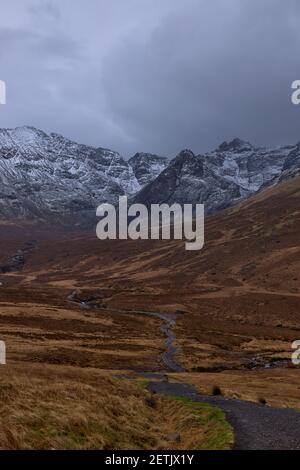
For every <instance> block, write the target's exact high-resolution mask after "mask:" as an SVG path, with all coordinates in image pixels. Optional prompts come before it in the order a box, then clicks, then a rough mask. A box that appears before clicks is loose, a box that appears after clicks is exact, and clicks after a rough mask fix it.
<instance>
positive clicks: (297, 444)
mask: <svg viewBox="0 0 300 470" xmlns="http://www.w3.org/2000/svg"><path fill="white" fill-rule="evenodd" d="M148 388H149V390H150V391H152V392H155V393H160V394H163V395H178V396H183V397H186V398H190V399H192V400H193V401H199V402H202V403H210V404H212V405H216V406H218V407H219V408H221V409H222V410H223V411H224V412H225V414H226V417H227V419H228V421H229V422H230V423H231V425H232V427H233V429H234V432H235V440H236V441H235V447H234V448H235V449H236V450H259V449H261V450H269V449H273V450H296V449H300V413H298V412H297V411H293V410H290V409H286V408H271V407H268V406H264V405H258V404H256V403H251V402H246V401H241V400H233V399H230V398H225V397H222V396H216V397H213V396H205V395H200V394H199V393H198V392H197V391H196V390H195V389H194V388H193V387H192V386H190V385H187V384H176V383H168V382H151V383H150V384H149V387H148Z"/></svg>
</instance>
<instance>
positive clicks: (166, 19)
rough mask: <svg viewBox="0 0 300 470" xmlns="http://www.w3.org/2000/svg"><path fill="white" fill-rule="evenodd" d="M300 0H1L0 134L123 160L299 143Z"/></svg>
mask: <svg viewBox="0 0 300 470" xmlns="http://www.w3.org/2000/svg"><path fill="white" fill-rule="evenodd" d="M299 20H300V3H299V1H298V0H287V1H285V2H283V1H282V0H243V1H241V0H226V2H224V0H185V1H182V0H126V1H124V0H88V1H84V0H52V1H51V0H2V1H1V16H0V79H1V80H5V81H6V84H7V104H6V105H5V106H1V107H0V127H15V126H19V125H24V124H27V125H33V126H36V127H38V128H42V129H44V130H45V131H47V132H59V133H62V134H64V135H66V136H67V137H70V138H71V139H74V140H77V141H80V142H84V143H87V144H92V145H96V146H105V147H109V148H113V149H116V150H118V151H119V152H121V153H122V154H123V155H125V156H130V155H132V154H133V153H135V152H136V151H147V152H154V153H158V154H162V155H166V156H174V155H175V154H177V153H178V151H180V150H181V149H182V148H186V147H188V148H192V149H193V150H194V151H195V152H196V153H202V152H205V151H207V150H209V149H211V148H214V147H216V146H217V145H219V143H220V142H221V141H223V140H229V139H231V138H233V137H235V136H238V137H241V138H243V139H245V140H249V141H251V142H253V143H255V144H258V145H277V144H284V143H294V142H297V141H299V140H300V126H299V124H300V106H299V107H297V106H293V105H292V104H291V83H292V82H293V81H294V80H297V79H300V69H299V52H300V28H299Z"/></svg>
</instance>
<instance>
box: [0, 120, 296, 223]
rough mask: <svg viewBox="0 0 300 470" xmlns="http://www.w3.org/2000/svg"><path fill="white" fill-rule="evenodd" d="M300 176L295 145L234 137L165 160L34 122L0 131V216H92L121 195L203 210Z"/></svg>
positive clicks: (64, 218)
mask: <svg viewBox="0 0 300 470" xmlns="http://www.w3.org/2000/svg"><path fill="white" fill-rule="evenodd" d="M299 173H300V144H298V145H294V146H286V147H281V148H275V149H268V148H257V147H254V146H253V145H251V144H250V143H248V142H244V141H242V140H240V139H234V140H233V141H231V142H229V143H227V142H224V143H223V144H221V145H220V146H219V147H218V148H217V149H216V150H215V151H213V152H209V153H207V154H205V155H194V153H193V152H192V151H190V150H184V151H182V152H181V153H180V154H179V155H178V156H177V157H176V158H174V159H173V160H171V161H169V160H168V159H166V158H164V157H160V156H157V155H152V154H147V153H137V154H136V155H134V157H132V158H131V159H130V160H129V161H126V160H125V159H124V158H123V157H122V156H121V155H120V154H119V153H117V152H114V151H112V150H108V149H104V148H95V147H91V146H87V145H81V144H77V143H75V142H72V141H71V140H68V139H66V138H64V137H63V136H61V135H59V134H53V133H52V134H50V135H48V134H46V133H45V132H43V131H41V130H38V129H35V128H34V127H19V128H16V129H0V218H1V219H2V220H3V219H12V218H14V219H15V218H20V219H22V218H30V219H43V220H44V219H47V218H48V217H50V216H56V219H57V220H61V221H62V222H64V223H72V224H74V223H81V221H83V222H85V221H86V222H87V223H88V220H89V217H92V218H93V220H95V208H96V207H97V206H98V205H99V204H101V203H102V202H110V203H113V204H114V203H117V202H118V198H119V196H121V195H128V196H129V197H130V198H131V200H132V201H135V202H143V203H145V204H147V205H149V204H151V203H162V202H168V203H173V202H177V203H182V204H183V203H197V202H198V203H204V204H205V205H206V211H207V212H214V211H216V210H219V209H222V208H224V207H227V206H229V205H231V204H233V203H234V202H237V201H239V200H240V199H242V198H245V197H248V196H249V195H251V194H253V193H255V192H257V191H260V190H261V189H263V188H265V187H267V186H270V185H273V184H277V183H278V182H281V181H284V180H285V179H288V178H291V177H293V176H296V175H298V174H299Z"/></svg>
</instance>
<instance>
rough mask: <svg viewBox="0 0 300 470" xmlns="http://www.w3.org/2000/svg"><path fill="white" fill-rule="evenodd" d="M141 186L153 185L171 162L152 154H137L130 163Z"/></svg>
mask: <svg viewBox="0 0 300 470" xmlns="http://www.w3.org/2000/svg"><path fill="white" fill-rule="evenodd" d="M128 163H129V165H131V166H132V169H133V172H134V174H135V177H136V179H137V180H138V182H139V183H140V185H141V186H145V185H146V184H148V183H151V182H152V181H154V180H155V178H157V177H158V175H160V173H161V172H162V171H163V170H164V169H165V168H166V167H167V165H168V163H169V160H168V159H167V158H166V157H160V156H158V155H153V154H151V153H142V152H139V153H136V154H135V155H134V156H133V157H132V158H130V160H129V161H128Z"/></svg>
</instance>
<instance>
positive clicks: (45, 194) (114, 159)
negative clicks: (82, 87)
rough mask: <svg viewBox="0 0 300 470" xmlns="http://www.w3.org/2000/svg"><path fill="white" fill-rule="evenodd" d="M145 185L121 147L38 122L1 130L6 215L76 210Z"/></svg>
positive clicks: (0, 208) (0, 183)
mask: <svg viewBox="0 0 300 470" xmlns="http://www.w3.org/2000/svg"><path fill="white" fill-rule="evenodd" d="M140 189H141V185H140V184H139V182H138V181H137V179H136V177H135V175H134V172H133V169H132V167H131V166H130V165H129V164H128V163H127V162H126V160H124V159H123V158H122V157H121V156H120V155H119V154H118V153H117V152H113V151H112V150H107V149H103V148H93V147H89V146H86V145H80V144H77V143H75V142H72V141H70V140H68V139H65V138H64V137H63V136H61V135H58V134H50V135H47V134H45V133H44V132H43V131H40V130H37V129H35V128H33V127H20V128H16V129H2V130H0V214H1V217H2V218H6V217H7V218H10V217H24V216H25V217H26V216H29V217H42V218H44V217H45V216H47V215H48V214H58V215H68V214H70V215H72V214H77V213H80V212H86V211H91V212H93V213H94V209H95V207H96V206H97V205H98V204H100V203H101V202H106V201H108V202H112V203H114V202H117V200H118V197H119V196H120V195H124V194H128V195H132V194H134V193H136V192H137V191H138V190H140Z"/></svg>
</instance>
